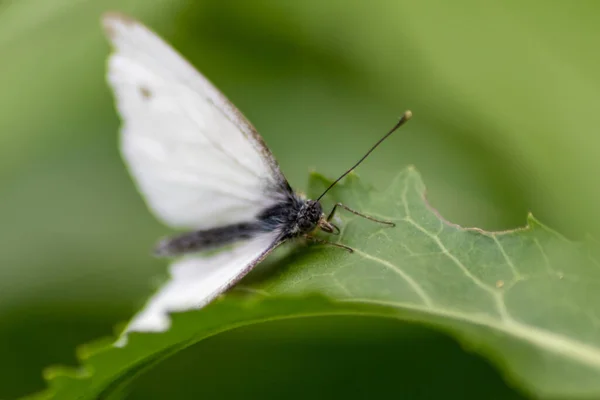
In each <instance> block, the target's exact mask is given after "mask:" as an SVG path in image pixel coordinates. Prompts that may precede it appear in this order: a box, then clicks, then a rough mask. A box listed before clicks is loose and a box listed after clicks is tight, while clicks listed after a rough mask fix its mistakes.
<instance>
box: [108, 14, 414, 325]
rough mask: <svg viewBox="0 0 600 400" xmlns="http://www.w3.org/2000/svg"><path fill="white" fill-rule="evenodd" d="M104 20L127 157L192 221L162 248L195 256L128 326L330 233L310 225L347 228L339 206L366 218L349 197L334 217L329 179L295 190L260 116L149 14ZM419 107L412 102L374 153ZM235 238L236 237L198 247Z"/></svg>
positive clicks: (162, 210) (177, 216)
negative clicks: (148, 23)
mask: <svg viewBox="0 0 600 400" xmlns="http://www.w3.org/2000/svg"><path fill="white" fill-rule="evenodd" d="M103 25H104V28H105V31H106V34H107V36H108V38H109V39H110V41H111V42H112V45H113V47H114V52H113V54H112V55H111V56H110V58H109V63H108V82H109V84H110V86H111V87H112V88H113V90H114V94H115V98H116V106H117V109H118V112H119V114H120V115H121V119H122V122H123V124H122V128H121V152H122V155H123V158H124V159H125V161H126V163H127V164H128V166H129V169H130V172H131V174H132V176H133V178H134V180H135V181H136V183H137V186H138V189H139V191H140V192H141V193H142V194H143V195H144V197H145V199H146V201H147V204H148V206H149V207H150V209H151V210H152V211H153V212H154V214H155V215H156V216H157V217H158V218H160V219H161V220H162V221H163V222H164V223H166V224H167V225H170V226H172V227H176V228H185V229H188V230H189V229H191V230H192V231H191V232H189V233H184V234H182V235H180V236H177V237H174V238H169V239H166V240H163V241H161V242H160V243H159V245H158V246H157V249H156V252H157V254H158V255H168V256H176V255H184V254H188V255H187V256H186V257H184V258H182V259H180V260H178V261H175V262H174V263H173V264H172V266H171V280H170V281H169V282H168V283H167V284H166V285H165V286H163V287H162V288H161V290H160V291H159V292H158V293H157V294H155V295H154V297H152V298H151V299H150V301H149V302H148V303H147V305H146V306H145V308H144V309H143V310H142V311H141V312H140V313H139V314H138V315H136V316H135V317H134V319H133V320H132V321H131V322H130V324H129V326H128V328H127V331H163V330H166V329H167V328H168V327H169V319H168V313H169V312H172V311H185V310H189V309H195V308H200V307H202V306H204V305H206V304H208V303H209V302H210V301H212V300H213V299H214V298H215V297H217V296H218V295H220V294H221V293H223V292H225V291H226V290H227V289H229V288H231V287H232V286H233V285H235V284H236V283H237V282H238V281H239V280H240V279H241V278H243V277H244V276H245V275H246V274H247V273H248V272H249V271H250V270H251V269H252V268H253V267H254V266H255V265H256V264H258V263H259V262H261V261H262V260H263V259H264V258H265V257H266V256H267V255H268V254H269V253H271V252H272V251H273V250H274V249H275V248H276V247H277V246H279V245H280V244H281V243H283V242H284V241H286V240H288V239H291V238H295V237H299V236H304V237H307V238H309V239H312V240H314V241H318V242H322V243H323V242H325V241H322V240H319V239H316V238H314V237H312V236H310V233H311V232H313V231H315V230H316V229H318V228H320V229H322V230H324V231H326V232H329V233H334V232H339V229H338V228H337V227H336V226H335V225H334V224H332V223H331V222H330V220H331V218H332V217H333V215H334V212H335V210H336V207H337V206H340V207H343V208H345V209H347V210H349V211H351V212H353V213H355V214H357V215H360V216H363V217H366V216H364V215H362V214H360V213H357V212H356V211H353V210H350V209H349V208H347V207H346V206H343V205H341V204H338V205H336V206H335V207H334V208H333V210H332V211H331V213H330V214H329V215H328V216H326V215H325V214H324V213H323V211H322V208H321V204H320V203H319V200H320V198H321V197H322V196H323V195H324V194H325V193H326V192H327V190H329V188H328V189H327V190H326V191H325V192H324V193H323V195H321V196H320V197H319V198H318V199H317V200H307V199H305V198H303V197H302V196H299V195H298V194H296V193H294V192H293V190H292V189H291V187H290V185H289V184H288V182H287V180H286V179H285V177H284V176H283V174H282V172H281V170H280V169H279V166H278V164H277V161H276V160H275V158H274V157H273V155H272V154H271V152H270V151H269V149H268V148H267V146H266V145H265V143H264V141H263V139H262V138H261V137H260V135H259V134H258V132H257V131H256V130H255V129H254V127H253V126H252V125H251V124H250V122H248V120H246V118H245V117H244V116H243V115H242V114H241V113H240V112H239V111H238V110H237V109H236V108H235V106H234V105H233V104H231V103H230V102H229V101H228V100H227V99H226V98H225V96H223V95H222V94H221V93H220V92H219V91H218V90H217V89H216V88H215V87H214V86H213V85H212V84H211V83H210V82H209V81H208V80H207V79H206V78H205V77H203V76H202V75H201V74H200V73H199V72H198V71H196V70H195V69H194V67H192V66H191V65H190V64H189V63H188V62H187V61H186V60H184V59H183V57H181V56H180V55H179V54H178V53H177V52H176V51H175V50H173V49H172V48H171V47H170V46H169V45H168V44H166V43H165V42H164V41H163V40H161V39H160V38H159V37H158V36H156V35H155V34H154V33H153V32H151V31H150V30H149V29H147V28H146V27H144V26H143V25H142V24H141V23H139V22H137V21H134V20H133V19H131V18H128V17H125V16H123V15H118V14H108V15H106V16H105V17H104V18H103ZM410 116H411V114H410V112H409V111H407V112H406V113H405V114H404V116H403V117H402V119H401V120H400V121H399V122H398V123H397V124H396V126H395V127H394V129H392V130H391V131H390V132H389V133H388V134H387V135H386V136H384V138H382V139H381V140H380V141H379V142H378V143H377V144H376V145H375V146H373V148H372V149H371V150H370V151H369V152H368V153H367V155H368V154H369V153H370V152H371V151H372V150H373V149H374V148H375V147H376V146H377V145H379V143H381V141H383V140H384V139H385V138H386V137H387V136H389V135H390V134H391V133H392V132H393V131H394V130H395V129H397V128H398V127H399V126H400V125H402V124H403V123H404V122H405V121H407V120H408V119H409V118H410ZM367 155H365V156H364V157H363V158H362V159H361V160H360V161H359V162H358V163H357V164H356V165H355V166H354V167H352V168H351V169H350V170H348V171H347V172H346V173H345V174H344V175H342V176H341V177H340V178H339V179H338V180H336V181H335V182H334V183H333V184H332V185H331V186H330V188H331V187H332V186H333V185H335V183H337V182H338V181H339V180H340V179H341V178H343V177H344V176H345V175H346V174H347V173H348V172H350V171H351V170H352V169H354V168H355V167H356V166H357V165H358V164H359V163H360V162H361V161H362V160H363V159H364V158H366V156H367ZM366 218H369V219H372V220H374V221H376V222H382V223H387V224H389V225H393V224H392V223H390V222H386V221H379V220H375V219H373V218H370V217H366ZM325 243H329V242H325ZM226 244H235V245H236V246H234V247H233V248H232V249H230V250H228V251H224V252H220V253H217V254H216V255H211V256H203V255H199V254H194V255H192V256H190V255H189V253H197V252H199V251H202V250H208V249H215V248H218V247H220V246H223V245H226ZM329 244H332V245H334V246H338V247H342V248H345V249H346V250H349V251H352V249H350V248H349V247H346V246H343V245H340V244H334V243H329Z"/></svg>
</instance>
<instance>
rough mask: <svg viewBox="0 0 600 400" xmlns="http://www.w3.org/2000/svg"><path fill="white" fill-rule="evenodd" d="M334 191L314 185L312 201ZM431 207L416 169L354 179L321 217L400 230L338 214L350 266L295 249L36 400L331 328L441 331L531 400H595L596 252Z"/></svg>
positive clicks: (50, 374)
mask: <svg viewBox="0 0 600 400" xmlns="http://www.w3.org/2000/svg"><path fill="white" fill-rule="evenodd" d="M329 182H330V181H328V180H327V179H325V178H323V177H321V176H319V175H317V174H313V175H312V178H311V183H310V188H311V194H315V193H319V192H320V191H322V189H323V188H324V187H325V186H326V185H327V184H328V183H329ZM424 193H425V189H424V185H423V183H422V181H421V179H420V177H419V175H418V173H417V172H416V171H415V170H414V169H412V168H409V169H407V170H405V171H404V172H402V173H400V174H399V175H398V177H397V178H396V179H395V181H394V182H393V183H392V184H391V185H390V187H389V188H388V189H387V190H386V191H385V192H383V193H380V192H376V191H374V190H372V189H370V188H368V187H365V186H364V185H363V184H361V182H360V181H359V179H358V178H357V177H356V176H354V175H351V176H349V177H348V178H347V179H346V180H345V182H344V183H343V184H341V185H338V186H336V187H335V188H334V190H332V192H331V195H328V197H329V200H328V202H326V204H325V208H326V209H327V208H328V207H331V205H332V204H333V202H334V201H341V202H343V203H344V204H347V205H348V206H350V207H352V208H354V209H357V210H360V211H361V212H364V213H365V214H368V215H371V216H374V217H378V218H381V219H387V220H391V221H394V222H395V223H396V226H395V227H393V228H390V227H387V226H383V225H379V224H376V223H373V222H371V221H368V220H365V219H362V218H359V217H356V216H354V215H352V214H349V213H347V212H345V211H343V210H341V211H340V214H339V215H340V217H341V219H342V234H341V235H340V236H339V237H334V238H335V239H338V240H339V242H340V243H344V244H345V245H348V246H351V247H353V248H354V249H355V252H354V253H353V254H349V253H347V252H345V251H343V250H340V249H337V248H333V247H330V246H321V245H311V246H308V247H306V246H302V245H300V246H298V245H296V246H292V247H290V248H288V252H286V253H281V254H279V257H278V258H277V260H276V262H270V263H267V265H265V266H262V268H260V270H259V271H257V273H255V274H253V275H252V276H250V277H249V279H247V280H245V281H244V282H242V285H240V287H238V288H237V289H236V290H234V291H233V292H232V293H229V294H227V295H226V296H223V297H222V298H220V299H218V300H217V301H215V302H214V303H212V304H211V305H209V306H208V307H206V308H204V309H202V310H198V311H191V312H186V313H178V314H173V315H172V327H171V329H170V330H169V331H167V332H165V333H160V334H149V333H148V334H146V333H134V334H130V336H129V341H128V344H127V345H126V346H125V347H124V348H114V347H111V346H107V345H106V343H104V344H102V345H93V346H89V347H88V348H87V349H86V348H84V349H82V351H81V352H80V354H79V356H80V359H81V361H82V367H81V368H80V369H78V370H71V369H66V368H51V369H49V370H48V371H47V372H46V374H45V376H46V378H47V379H48V383H49V389H48V390H47V391H46V392H45V393H43V394H40V395H38V396H40V397H42V398H58V399H75V398H77V399H93V398H97V397H99V396H101V395H102V396H106V397H111V398H118V397H119V396H121V395H122V393H123V391H124V390H126V388H127V387H128V386H129V384H130V383H131V382H132V381H133V380H135V378H136V377H137V376H139V375H140V374H141V373H143V372H144V371H146V370H148V369H149V368H152V367H153V366H154V365H155V364H156V363H159V362H161V360H164V359H165V358H167V357H169V356H171V355H173V354H175V353H177V352H180V351H183V350H185V349H186V348H187V347H189V346H191V345H193V344H194V343H197V342H199V341H201V340H203V339H205V338H208V337H210V336H214V335H217V334H219V333H222V332H225V331H228V330H232V329H235V328H239V327H242V326H247V325H252V324H257V323H263V322H267V321H276V320H283V319H292V318H306V317H313V316H334V315H367V316H377V317H385V318H395V319H399V320H403V321H409V322H415V323H420V324H426V325H429V326H433V327H437V328H439V329H441V330H443V331H446V332H448V333H450V334H451V335H453V336H455V337H456V338H458V339H459V340H460V341H461V342H462V343H463V344H464V345H465V346H466V347H468V348H470V349H472V350H473V351H477V352H479V353H482V354H484V355H486V356H487V357H488V358H489V359H490V360H491V361H492V362H493V363H495V364H496V365H497V366H498V367H499V368H501V369H502V370H503V372H504V373H505V375H506V376H507V377H508V378H509V379H510V380H512V381H513V382H514V383H516V384H517V385H519V386H520V387H522V388H523V389H524V390H525V391H527V392H530V393H532V394H534V395H536V396H544V397H546V396H552V397H567V398H573V397H575V396H591V397H598V396H600V379H598V376H599V374H600V335H599V334H598V327H599V326H600V307H599V305H600V290H599V289H600V264H599V263H598V262H597V261H596V258H595V257H593V256H592V255H591V253H590V251H589V249H588V247H586V246H584V245H581V244H577V243H573V242H570V241H568V240H567V239H565V238H564V237H562V236H561V235H559V234H557V233H556V232H553V231H552V230H550V229H548V228H546V227H544V226H543V225H541V224H540V223H539V222H537V221H536V220H535V219H534V218H533V217H532V216H530V217H529V219H528V226H527V227H525V228H522V229H517V230H514V231H506V232H494V233H491V232H484V231H481V230H479V229H465V228H462V227H459V226H457V225H453V224H451V223H448V222H447V221H445V220H443V219H442V218H441V217H440V216H439V215H438V214H437V213H436V211H435V210H433V209H432V208H431V207H430V206H429V205H428V204H427V202H426V200H425V199H424ZM329 238H330V239H331V236H330V237H329ZM265 267H268V268H265ZM112 396H114V397H112Z"/></svg>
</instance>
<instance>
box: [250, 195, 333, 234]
mask: <svg viewBox="0 0 600 400" xmlns="http://www.w3.org/2000/svg"><path fill="white" fill-rule="evenodd" d="M322 216H323V209H322V207H321V204H320V203H319V202H318V201H315V200H306V199H304V198H302V197H300V196H298V195H296V194H293V195H291V196H289V197H287V198H286V199H285V200H283V201H281V202H279V203H277V204H275V205H274V206H272V207H269V208H267V209H266V210H264V211H263V212H261V213H260V214H259V216H258V220H259V221H260V223H261V225H262V226H263V228H264V229H265V230H267V231H269V230H279V231H280V232H281V236H282V237H285V238H291V237H295V236H300V235H302V234H306V233H309V232H312V231H313V230H314V229H315V228H316V227H317V225H319V221H320V219H321V218H322Z"/></svg>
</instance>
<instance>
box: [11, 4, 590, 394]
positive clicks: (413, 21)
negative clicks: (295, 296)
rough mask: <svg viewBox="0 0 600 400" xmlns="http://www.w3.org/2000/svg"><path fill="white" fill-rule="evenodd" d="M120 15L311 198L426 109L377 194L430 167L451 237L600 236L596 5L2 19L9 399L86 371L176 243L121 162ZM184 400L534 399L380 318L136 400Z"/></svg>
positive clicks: (340, 326)
mask: <svg viewBox="0 0 600 400" xmlns="http://www.w3.org/2000/svg"><path fill="white" fill-rule="evenodd" d="M107 10H118V11H121V12H125V13H128V14H130V15H132V16H134V17H136V18H138V19H140V20H142V21H143V22H144V23H145V24H146V25H148V26H150V27H151V28H152V29H153V30H155V31H157V32H158V33H159V34H160V35H161V36H163V37H165V38H166V39H167V40H168V41H169V42H171V43H172V44H173V45H174V46H175V47H176V48H177V49H178V50H179V51H180V52H181V53H183V54H184V55H185V56H186V57H187V58H188V59H189V60H190V61H191V62H192V63H193V64H194V65H195V66H196V67H198V69H200V70H201V71H202V72H203V73H204V74H205V75H206V76H208V77H209V79H211V80H212V81H213V82H214V83H215V84H216V85H217V86H218V87H219V88H221V90H222V91H223V92H224V93H225V94H226V95H227V96H228V97H229V98H230V99H231V100H232V101H233V102H234V103H235V104H236V105H237V106H238V107H239V108H240V109H241V110H242V111H243V112H244V113H245V114H246V116H247V117H248V118H249V119H250V120H251V121H252V122H253V123H254V125H255V126H256V127H257V128H258V130H259V131H260V132H261V133H262V135H263V136H264V138H265V140H266V141H267V143H268V144H269V146H270V147H271V149H272V150H273V152H274V154H275V155H276V157H277V158H278V160H279V161H280V164H281V166H282V168H283V170H284V172H285V174H286V175H287V177H288V178H289V180H290V182H291V183H292V185H293V186H294V187H296V188H298V189H303V188H304V187H305V185H306V182H307V176H308V171H309V169H316V170H318V171H320V172H323V173H325V174H327V175H328V176H331V177H335V176H337V175H338V174H340V173H341V172H342V171H343V170H344V169H345V168H347V167H349V166H350V165H351V164H352V163H353V162H354V161H355V160H356V159H357V158H358V157H360V156H361V155H362V153H363V152H364V151H365V150H366V149H368V147H369V146H370V145H371V144H372V143H373V142H374V141H375V140H376V139H377V138H378V137H379V136H381V135H382V134H383V133H384V132H385V131H386V130H387V129H389V128H390V126H391V125H393V123H394V122H395V121H396V118H397V117H399V116H400V115H401V113H402V112H403V111H404V110H405V109H409V108H410V109H411V110H412V111H413V113H414V119H413V121H411V122H410V123H409V124H408V125H407V126H406V127H405V128H402V130H401V131H399V132H398V133H397V134H396V135H395V136H394V137H392V138H391V139H390V140H389V141H388V142H387V143H386V144H385V145H384V146H383V147H382V148H380V149H378V150H377V152H376V153H375V154H374V155H373V156H372V157H371V158H369V159H368V161H367V162H365V164H363V165H362V166H361V167H360V170H359V171H358V172H359V174H360V175H361V176H362V177H363V178H364V179H366V180H368V181H370V182H372V184H373V185H374V186H376V187H380V188H383V187H385V185H386V184H387V183H388V182H389V181H390V179H391V178H392V177H393V176H394V175H395V174H396V173H397V172H398V171H399V170H400V169H401V168H403V167H404V166H406V165H408V164H414V165H415V166H416V167H417V168H418V169H419V170H420V171H421V173H422V174H423V178H424V180H425V182H426V184H427V186H428V196H429V199H430V201H431V203H433V205H434V206H435V207H436V208H438V209H439V210H440V211H441V213H442V215H444V216H445V217H446V218H448V219H449V220H451V221H453V222H456V223H459V224H462V225H468V226H478V227H482V228H486V229H508V228H511V227H515V226H519V225H523V224H524V223H525V216H526V213H527V211H532V212H533V213H534V215H536V217H538V218H539V219H540V220H541V221H543V222H545V223H546V224H549V225H550V226H551V227H553V228H555V229H558V230H560V231H562V232H564V233H566V234H567V235H569V236H570V237H572V238H575V239H577V238H581V237H583V236H584V235H585V234H586V233H592V234H594V233H595V234H597V233H598V231H599V230H600V229H599V228H598V227H599V226H600V225H599V224H598V222H599V219H600V212H598V204H600V186H599V185H597V183H596V182H597V176H598V174H599V173H600V157H599V156H598V154H597V153H598V149H599V145H600V135H599V134H598V128H597V127H598V126H600V112H598V105H599V104H600V75H599V72H598V71H600V52H598V51H597V50H598V49H597V46H598V41H599V40H600V3H598V2H596V1H591V0H590V1H577V2H566V1H548V0H538V1H529V2H521V1H516V0H514V1H512V0H506V1H475V0H473V1H469V0H456V1H452V2H449V1H445V0H439V1H416V0H414V1H394V0H390V1H379V0H376V1H353V0H333V1H331V0H330V1H318V0H304V1H286V0H278V1H274V0H271V1H268V0H253V1H228V2H224V1H219V0H197V1H192V0H187V1H185V0H152V1H149V0H128V1H116V0H110V1H109V0H106V1H104V0H77V1H74V0H0V55H1V56H0V57H1V61H0V88H1V91H0V398H13V397H15V396H19V395H23V394H26V393H30V392H32V391H36V390H40V389H42V388H43V387H44V383H43V381H42V378H41V369H42V368H43V367H45V366H47V365H49V364H56V363H61V364H69V365H75V363H76V361H75V351H74V348H75V347H76V346H77V345H78V344H81V343H83V342H86V341H89V340H92V339H96V338H98V337H101V336H106V335H109V334H111V332H112V328H113V326H114V325H115V324H117V323H119V322H122V321H124V320H126V319H127V318H128V317H129V316H131V315H132V313H133V312H134V311H135V310H136V309H137V308H138V307H139V306H140V304H141V303H142V302H143V300H144V298H145V296H147V295H148V294H149V293H150V292H151V290H152V287H153V286H152V285H153V284H154V283H153V282H155V280H154V279H155V278H154V277H156V276H157V275H160V274H161V273H164V271H165V267H166V264H165V262H164V261H161V260H155V259H153V258H151V257H150V256H149V252H150V248H151V247H152V245H153V244H154V242H155V240H156V238H158V237H159V236H162V235H164V234H165V232H166V228H164V227H162V226H161V225H160V224H159V223H157V222H156V221H155V219H154V218H153V217H152V215H151V214H150V213H149V212H148V211H147V210H146V208H145V206H144V203H143V201H142V199H141V197H140V196H139V195H138V194H137V193H136V191H135V189H134V186H133V185H132V183H131V181H130V179H129V176H128V175H127V173H126V170H125V168H124V166H123V163H122V161H121V159H120V156H119V152H118V148H117V129H118V125H119V122H118V118H117V115H116V113H115V111H114V108H113V103H112V96H111V94H110V92H109V90H108V88H107V86H106V84H105V82H104V69H105V61H106V57H107V55H108V52H109V48H108V44H107V43H106V41H105V40H104V38H103V36H102V31H101V29H100V25H99V18H100V15H101V14H102V13H103V12H104V11H107ZM157 377H160V380H159V379H157ZM202 377H204V378H206V379H203V380H202V381H201V382H202V385H199V380H200V379H201V378H202ZM161 380H162V381H161ZM231 381H235V382H238V383H239V385H241V386H239V387H240V388H244V390H238V389H236V388H238V386H235V385H231V384H230V382H231ZM161 382H163V384H160V383H161ZM336 388H341V389H339V390H340V391H338V389H336ZM177 390H179V392H178V393H180V394H182V393H193V396H192V394H190V396H192V397H193V398H195V396H200V395H201V394H204V395H206V396H205V397H204V398H236V397H237V398H240V397H244V396H243V394H244V393H252V394H255V395H257V396H258V395H259V394H260V395H261V396H262V397H271V398H278V397H282V396H283V395H289V394H290V393H294V394H295V395H296V396H298V397H300V398H301V397H303V396H304V397H308V396H313V397H315V395H316V394H320V395H323V396H324V395H326V394H328V395H329V396H331V395H335V394H338V395H342V394H343V395H344V396H345V397H346V398H348V397H358V398H363V397H365V396H366V394H369V393H377V394H378V396H379V397H383V396H384V395H385V394H386V393H388V394H390V393H395V394H404V395H407V396H408V397H407V398H439V397H442V396H444V397H451V398H481V396H482V394H485V395H490V396H491V395H492V394H493V395H494V396H496V398H516V397H518V395H517V394H516V393H515V392H513V391H512V389H510V388H509V387H508V386H506V384H505V383H504V382H503V381H502V379H501V375H500V374H499V373H498V372H497V371H495V370H494V369H492V368H491V367H490V366H489V365H488V364H487V363H486V362H485V361H484V360H482V359H480V358H478V357H476V356H474V355H472V354H470V353H467V352H464V351H463V350H461V349H460V347H459V346H458V345H457V344H456V343H455V342H454V341H452V340H451V339H449V338H447V337H445V336H443V335H441V334H437V333H434V332H430V331H428V330H426V329H425V328H417V327H410V326H403V325H400V324H398V323H393V324H392V323H390V322H386V321H374V320H362V319H359V320H331V321H311V322H309V323H299V322H295V323H294V322H291V323H287V324H283V325H282V324H279V323H278V324H273V325H268V326H262V327H254V328H248V329H244V330H241V331H237V332H231V333H228V334H225V335H222V336H220V337H216V338H213V339H210V340H209V341H207V342H206V343H203V344H200V345H198V346H195V347H194V348H192V349H190V351H189V352H186V353H185V354H182V355H179V356H177V357H174V358H173V359H172V360H169V362H167V363H165V365H162V366H161V367H160V369H158V370H156V371H151V372H149V373H148V376H146V377H144V378H142V379H140V381H139V382H137V383H136V388H135V390H134V394H133V396H132V397H133V398H146V399H147V398H169V396H168V395H167V394H171V395H173V393H175V392H176V391H177ZM186 390H192V391H193V392H184V391H186Z"/></svg>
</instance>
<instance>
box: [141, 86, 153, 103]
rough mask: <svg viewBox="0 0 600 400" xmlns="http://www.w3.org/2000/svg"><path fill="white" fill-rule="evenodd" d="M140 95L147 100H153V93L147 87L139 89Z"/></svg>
mask: <svg viewBox="0 0 600 400" xmlns="http://www.w3.org/2000/svg"><path fill="white" fill-rule="evenodd" d="M138 89H139V91H140V95H142V97H143V98H144V99H146V100H150V99H151V98H152V91H151V90H150V89H148V87H146V86H140V87H139V88H138Z"/></svg>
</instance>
